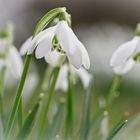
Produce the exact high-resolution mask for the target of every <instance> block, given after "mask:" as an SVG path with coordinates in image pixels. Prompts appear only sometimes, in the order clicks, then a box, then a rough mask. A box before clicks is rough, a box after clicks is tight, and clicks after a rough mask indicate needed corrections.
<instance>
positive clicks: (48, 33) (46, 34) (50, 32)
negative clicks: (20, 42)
mask: <svg viewBox="0 0 140 140" xmlns="http://www.w3.org/2000/svg"><path fill="white" fill-rule="evenodd" d="M55 31H56V26H53V27H49V28H47V29H45V30H44V31H42V32H40V33H39V34H38V35H37V36H35V38H34V39H33V42H34V44H36V45H38V44H39V43H41V42H42V41H43V40H44V39H46V38H50V40H52V39H53V37H54V35H55Z"/></svg>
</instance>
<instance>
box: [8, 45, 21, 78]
mask: <svg viewBox="0 0 140 140" xmlns="http://www.w3.org/2000/svg"><path fill="white" fill-rule="evenodd" d="M6 61H7V63H8V66H9V69H10V71H11V72H12V73H13V75H14V76H15V77H16V78H20V76H21V74H22V70H23V62H22V59H21V56H20V55H19V52H18V50H17V49H16V47H14V46H13V47H11V48H10V49H9V53H8V56H7V60H6Z"/></svg>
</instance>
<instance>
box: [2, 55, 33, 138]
mask: <svg viewBox="0 0 140 140" xmlns="http://www.w3.org/2000/svg"><path fill="white" fill-rule="evenodd" d="M31 59H32V55H27V56H26V60H25V65H24V69H23V73H22V77H21V80H20V83H19V87H18V90H17V94H16V98H15V100H14V105H13V108H12V111H11V114H10V117H9V120H8V124H7V127H6V129H5V132H4V136H5V140H7V139H8V136H9V133H10V131H11V129H12V127H13V123H14V121H15V117H16V113H17V110H18V107H19V104H20V99H21V95H22V90H23V87H24V83H25V79H26V76H27V73H28V69H29V66H30V62H31Z"/></svg>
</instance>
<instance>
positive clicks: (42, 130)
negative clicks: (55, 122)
mask: <svg viewBox="0 0 140 140" xmlns="http://www.w3.org/2000/svg"><path fill="white" fill-rule="evenodd" d="M59 72H60V67H56V68H55V70H54V75H53V80H52V84H51V86H50V90H49V96H48V101H47V104H46V105H45V107H44V108H45V110H44V115H43V118H42V120H41V125H40V126H41V127H40V130H39V138H38V139H39V140H42V137H43V132H44V128H45V126H46V123H47V116H48V111H49V107H50V104H51V101H52V97H53V95H54V91H55V86H56V82H57V78H58V75H59Z"/></svg>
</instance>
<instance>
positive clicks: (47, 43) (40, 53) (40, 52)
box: [35, 37, 52, 59]
mask: <svg viewBox="0 0 140 140" xmlns="http://www.w3.org/2000/svg"><path fill="white" fill-rule="evenodd" d="M51 47H52V40H51V38H49V37H48V38H45V39H44V40H43V41H41V42H40V43H39V44H38V46H37V48H36V51H35V56H36V58H37V59H40V58H42V57H45V56H46V54H48V53H49V52H50V51H51Z"/></svg>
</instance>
